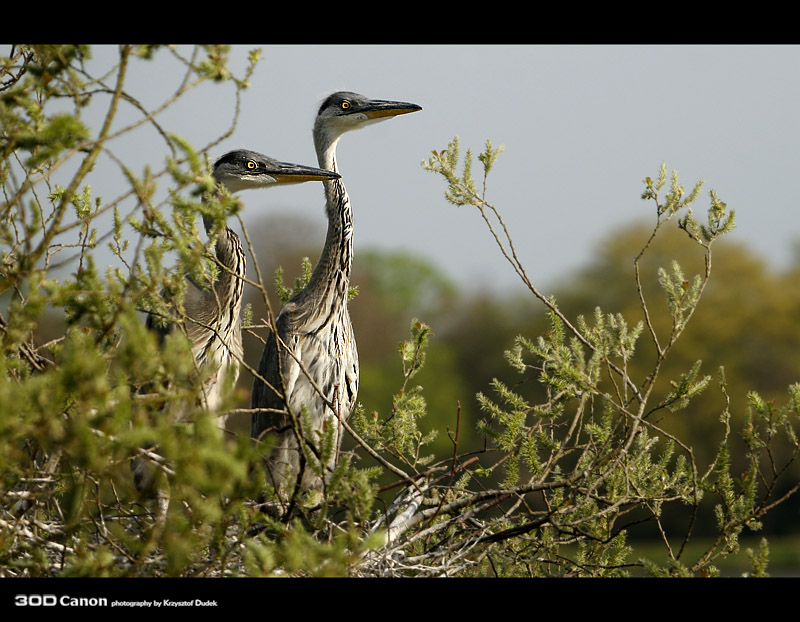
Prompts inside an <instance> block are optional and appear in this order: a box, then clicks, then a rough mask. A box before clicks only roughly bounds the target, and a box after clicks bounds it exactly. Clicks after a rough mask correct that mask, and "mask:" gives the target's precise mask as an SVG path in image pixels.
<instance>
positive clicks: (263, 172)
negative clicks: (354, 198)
mask: <svg viewBox="0 0 800 622" xmlns="http://www.w3.org/2000/svg"><path fill="white" fill-rule="evenodd" d="M214 178H215V179H216V180H217V181H218V182H219V183H221V184H223V185H224V186H225V187H226V188H227V189H228V190H229V191H230V192H238V191H240V190H247V189H249V188H268V187H269V186H274V185H277V184H300V183H303V182H306V181H325V180H326V179H338V178H339V174H338V173H334V172H332V171H326V170H324V169H321V168H315V167H313V166H305V165H302V164H292V163H290V162H280V161H278V160H275V159H273V158H270V157H269V156H265V155H264V154H262V153H258V152H256V151H250V150H248V149H236V150H234V151H229V152H228V153H226V154H225V155H224V156H222V157H221V158H219V159H218V160H217V161H216V162H215V163H214Z"/></svg>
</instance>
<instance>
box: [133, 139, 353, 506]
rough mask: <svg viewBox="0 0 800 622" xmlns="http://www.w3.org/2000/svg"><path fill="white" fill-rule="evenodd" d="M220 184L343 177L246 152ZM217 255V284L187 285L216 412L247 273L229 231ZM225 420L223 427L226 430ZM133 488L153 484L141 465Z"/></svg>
mask: <svg viewBox="0 0 800 622" xmlns="http://www.w3.org/2000/svg"><path fill="white" fill-rule="evenodd" d="M213 177H214V179H215V180H216V182H217V183H218V184H220V185H222V186H224V187H225V188H226V189H227V190H228V191H229V192H231V193H234V192H239V191H241V190H247V189H250V188H270V187H272V186H275V185H279V184H298V183H303V182H307V181H323V180H331V179H338V178H339V174H338V173H335V172H332V171H328V170H323V169H319V168H316V167H311V166H303V165H299V164H291V163H289V162H280V161H278V160H275V159H273V158H270V157H268V156H265V155H263V154H261V153H258V152H255V151H250V150H247V149H237V150H234V151H230V152H228V153H226V154H225V155H223V156H222V157H220V158H219V159H218V160H217V161H216V162H215V163H214V168H213ZM203 218H204V225H205V228H206V231H207V232H208V233H209V234H211V233H212V228H213V225H214V223H213V219H211V218H210V217H208V216H205V215H204V217H203ZM214 254H215V256H216V260H217V262H218V263H219V266H220V270H219V274H218V276H217V278H216V280H215V281H214V282H213V283H211V284H209V285H208V286H205V287H203V286H201V285H199V284H197V283H195V282H194V281H193V280H192V279H188V282H187V288H186V294H185V297H184V303H183V304H184V310H185V320H184V321H183V329H184V330H185V332H186V335H187V336H188V338H189V342H190V345H191V348H192V353H193V355H194V359H195V363H196V366H197V368H198V369H208V368H209V367H211V368H212V369H213V371H212V373H211V374H209V375H208V377H207V379H206V380H205V382H204V384H203V387H202V391H203V394H202V396H201V399H200V403H201V404H202V405H203V406H205V407H206V408H207V409H208V410H209V411H211V412H216V411H217V410H218V409H219V408H220V407H221V406H222V404H223V401H224V397H225V395H224V388H225V387H226V386H232V385H234V384H235V383H236V379H237V378H238V376H239V361H240V360H241V359H242V354H243V348H242V325H241V308H242V294H243V290H244V276H245V268H246V259H245V254H244V251H243V249H242V243H241V241H240V240H239V236H238V235H237V234H236V233H235V232H234V231H233V230H232V229H231V228H230V227H228V226H225V227H224V228H223V229H222V231H221V232H220V233H219V235H218V237H217V240H216V243H215V247H214ZM147 325H148V327H150V328H151V329H153V330H156V331H158V332H159V333H160V334H161V335H162V336H163V335H164V334H166V333H167V332H169V331H170V330H175V328H176V325H175V324H173V325H171V326H168V327H157V326H156V325H155V322H154V316H153V315H152V314H151V315H149V316H148V318H147ZM224 424H225V418H224V417H221V420H220V426H221V427H224ZM131 468H132V469H133V472H134V482H135V484H136V487H137V488H138V489H139V490H142V489H143V488H147V487H148V486H149V485H150V483H151V482H152V473H150V471H151V469H149V468H148V467H147V466H146V464H145V461H144V460H143V459H139V458H137V459H135V460H134V461H133V463H132V464H131Z"/></svg>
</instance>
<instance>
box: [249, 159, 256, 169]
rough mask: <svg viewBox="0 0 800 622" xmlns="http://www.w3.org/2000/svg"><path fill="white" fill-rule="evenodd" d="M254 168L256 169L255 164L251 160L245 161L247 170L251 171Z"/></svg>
mask: <svg viewBox="0 0 800 622" xmlns="http://www.w3.org/2000/svg"><path fill="white" fill-rule="evenodd" d="M255 167H256V163H255V162H253V161H252V160H248V161H247V168H249V169H250V170H251V171H252V170H253V169H254V168H255Z"/></svg>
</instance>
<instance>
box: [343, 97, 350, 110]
mask: <svg viewBox="0 0 800 622" xmlns="http://www.w3.org/2000/svg"><path fill="white" fill-rule="evenodd" d="M349 108H350V102H349V101H347V100H346V99H345V100H344V101H343V102H342V110H348V109H349Z"/></svg>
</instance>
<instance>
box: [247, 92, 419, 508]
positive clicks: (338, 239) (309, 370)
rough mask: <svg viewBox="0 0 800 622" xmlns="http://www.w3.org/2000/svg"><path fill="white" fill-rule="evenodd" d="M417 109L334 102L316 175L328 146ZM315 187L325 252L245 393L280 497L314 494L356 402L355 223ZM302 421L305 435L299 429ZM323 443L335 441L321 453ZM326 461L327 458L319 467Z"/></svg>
mask: <svg viewBox="0 0 800 622" xmlns="http://www.w3.org/2000/svg"><path fill="white" fill-rule="evenodd" d="M421 109H422V108H421V107H420V106H418V105H416V104H411V103H407V102H399V101H386V100H376V99H368V98H366V97H364V96H363V95H358V94H356V93H351V92H346V91H340V92H337V93H333V94H332V95H330V96H328V97H327V98H326V99H325V101H324V102H323V103H322V105H321V106H320V108H319V111H318V113H317V117H316V120H315V123H314V129H313V136H314V146H315V148H316V152H317V160H318V163H319V165H320V166H321V167H322V168H326V169H329V170H331V171H334V172H337V173H338V172H339V168H338V166H337V162H336V144H337V143H338V141H339V139H340V138H341V137H342V135H343V134H344V133H345V132H347V131H349V130H354V129H358V128H360V127H364V126H365V125H368V124H370V123H374V122H376V121H382V120H385V119H389V118H391V117H394V116H397V115H401V114H406V113H410V112H415V111H417V110H421ZM323 185H324V188H325V211H326V215H327V218H328V232H327V236H326V239H325V246H324V248H323V250H322V254H321V256H320V258H319V261H318V262H317V264H316V266H315V268H314V271H313V272H312V274H311V278H310V280H309V282H308V284H307V285H306V287H305V288H304V289H302V290H301V291H300V292H298V293H297V294H295V295H294V297H292V298H291V299H290V300H289V302H287V303H286V305H285V306H284V307H283V309H281V311H280V313H279V314H278V317H277V320H276V327H277V335H275V334H272V335H270V337H269V339H268V341H267V344H266V346H265V348H264V352H263V354H262V356H261V361H260V363H259V366H258V376H256V379H255V382H254V384H253V395H252V401H251V406H252V409H253V413H252V414H251V416H250V434H251V436H252V437H253V438H255V439H260V438H262V436H266V434H267V433H268V431H271V432H274V433H275V435H276V437H277V442H276V445H275V446H274V448H273V449H272V451H271V454H270V457H269V459H268V460H267V477H268V483H270V484H271V485H273V486H274V487H275V489H276V491H278V492H279V494H280V492H281V491H283V493H284V494H286V493H289V494H291V493H292V491H293V490H297V491H298V492H315V493H318V492H319V491H320V490H322V488H323V485H324V483H323V482H324V478H325V474H326V473H329V472H330V471H331V470H332V469H333V468H334V467H335V465H336V462H337V459H338V453H339V448H340V445H341V441H342V423H343V422H344V421H345V420H346V419H347V417H349V415H350V412H351V410H352V409H353V407H354V406H355V402H356V395H357V394H358V382H359V370H358V351H357V349H356V343H355V338H354V336H353V327H352V324H351V321H350V315H349V312H348V308H347V301H348V290H349V286H350V272H351V268H352V261H353V213H352V208H351V206H350V197H349V196H348V194H347V190H346V189H345V186H344V183H343V180H342V179H335V180H332V181H326V182H324V183H323ZM306 417H307V419H306ZM304 420H307V421H308V424H309V425H308V426H305V425H303V424H302V423H301V422H302V421H304ZM326 434H331V435H332V436H330V437H326ZM325 438H330V439H332V441H333V443H332V445H329V447H328V449H327V450H323V444H324V440H325ZM324 452H327V454H329V457H328V458H326V459H322V455H323V453H324Z"/></svg>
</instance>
